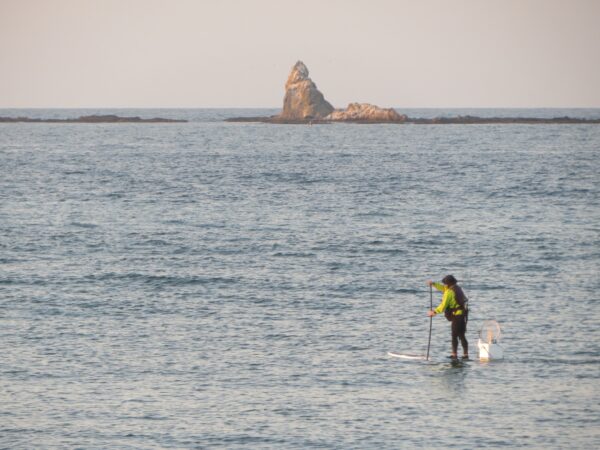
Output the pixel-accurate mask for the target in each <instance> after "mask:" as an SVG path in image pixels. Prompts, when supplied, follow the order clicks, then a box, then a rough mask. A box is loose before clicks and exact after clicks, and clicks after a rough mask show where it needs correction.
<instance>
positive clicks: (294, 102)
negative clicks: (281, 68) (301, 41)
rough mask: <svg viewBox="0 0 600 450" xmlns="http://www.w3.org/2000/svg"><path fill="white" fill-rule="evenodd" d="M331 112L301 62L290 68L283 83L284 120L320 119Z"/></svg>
mask: <svg viewBox="0 0 600 450" xmlns="http://www.w3.org/2000/svg"><path fill="white" fill-rule="evenodd" d="M331 112H333V106H331V104H330V103H329V102H328V101H327V100H325V97H323V94H322V93H321V92H320V91H319V90H318V89H317V86H316V85H315V83H313V81H312V80H311V79H310V78H309V76H308V68H307V67H306V65H305V64H304V63H303V62H302V61H298V62H297V63H296V64H294V67H292V71H291V72H290V75H289V76H288V79H287V82H286V83H285V97H284V99H283V111H282V113H281V115H280V116H279V117H280V118H281V119H284V120H307V119H320V118H323V117H325V116H326V115H328V114H330V113H331Z"/></svg>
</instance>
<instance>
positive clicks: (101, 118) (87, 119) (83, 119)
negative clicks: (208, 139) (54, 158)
mask: <svg viewBox="0 0 600 450" xmlns="http://www.w3.org/2000/svg"><path fill="white" fill-rule="evenodd" d="M21 122H23V123H181V122H187V120H180V119H165V118H162V117H154V118H152V119H142V118H141V117H137V116H136V117H120V116H115V115H113V114H106V115H91V116H80V117H77V118H75V119H32V118H29V117H0V123H21Z"/></svg>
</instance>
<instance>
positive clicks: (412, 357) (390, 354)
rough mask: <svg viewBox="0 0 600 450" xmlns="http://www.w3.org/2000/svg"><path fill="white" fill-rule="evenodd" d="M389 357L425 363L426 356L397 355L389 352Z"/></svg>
mask: <svg viewBox="0 0 600 450" xmlns="http://www.w3.org/2000/svg"><path fill="white" fill-rule="evenodd" d="M388 355H389V356H393V357H394V358H401V359H415V360H421V361H425V356H424V355H410V354H406V353H396V352H388Z"/></svg>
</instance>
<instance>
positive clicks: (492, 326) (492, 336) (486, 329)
mask: <svg viewBox="0 0 600 450" xmlns="http://www.w3.org/2000/svg"><path fill="white" fill-rule="evenodd" d="M501 335H502V332H501V331H500V325H499V324H498V322H496V321H495V320H485V321H484V322H483V325H481V329H480V330H479V339H481V342H484V343H486V344H495V343H497V342H499V341H500V337H501Z"/></svg>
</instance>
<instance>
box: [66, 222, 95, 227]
mask: <svg viewBox="0 0 600 450" xmlns="http://www.w3.org/2000/svg"><path fill="white" fill-rule="evenodd" d="M70 225H71V226H72V227H78V228H98V225H96V224H93V223H85V222H71V223H70Z"/></svg>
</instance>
